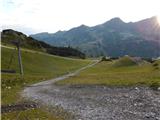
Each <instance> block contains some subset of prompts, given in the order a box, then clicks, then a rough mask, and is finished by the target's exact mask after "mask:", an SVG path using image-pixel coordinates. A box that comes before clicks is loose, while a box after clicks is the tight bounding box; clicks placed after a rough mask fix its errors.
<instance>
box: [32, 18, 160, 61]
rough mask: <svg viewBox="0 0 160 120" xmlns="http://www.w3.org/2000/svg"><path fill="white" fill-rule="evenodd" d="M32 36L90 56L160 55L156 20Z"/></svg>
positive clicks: (113, 22)
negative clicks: (75, 49) (72, 48)
mask: <svg viewBox="0 0 160 120" xmlns="http://www.w3.org/2000/svg"><path fill="white" fill-rule="evenodd" d="M31 37H33V38H35V39H37V40H41V41H45V42H47V43H49V44H51V45H54V46H71V47H74V48H77V49H79V50H80V51H82V52H84V53H86V54H87V55H88V56H100V55H106V56H111V57H119V56H123V55H130V56H140V57H146V58H151V57H158V56H160V24H159V23H158V21H157V18H156V17H151V18H148V19H144V20H141V21H138V22H129V23H125V22H123V21H122V20H121V19H120V18H113V19H111V20H109V21H107V22H105V23H103V24H100V25H97V26H94V27H88V26H85V25H81V26H79V27H76V28H73V29H70V30H68V31H58V32H56V33H39V34H34V35H31Z"/></svg>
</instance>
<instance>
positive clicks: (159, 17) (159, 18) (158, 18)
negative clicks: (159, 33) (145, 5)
mask: <svg viewBox="0 0 160 120" xmlns="http://www.w3.org/2000/svg"><path fill="white" fill-rule="evenodd" d="M157 21H158V23H159V25H160V15H159V16H157Z"/></svg>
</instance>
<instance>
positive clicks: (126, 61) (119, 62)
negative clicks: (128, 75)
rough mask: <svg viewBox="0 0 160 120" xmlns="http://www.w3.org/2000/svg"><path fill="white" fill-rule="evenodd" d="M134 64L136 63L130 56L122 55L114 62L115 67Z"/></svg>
mask: <svg viewBox="0 0 160 120" xmlns="http://www.w3.org/2000/svg"><path fill="white" fill-rule="evenodd" d="M134 65H137V63H136V62H135V61H133V60H132V58H131V57H129V56H124V57H122V58H120V59H119V60H117V61H116V62H115V64H114V66H115V67H124V66H126V67H127V66H134Z"/></svg>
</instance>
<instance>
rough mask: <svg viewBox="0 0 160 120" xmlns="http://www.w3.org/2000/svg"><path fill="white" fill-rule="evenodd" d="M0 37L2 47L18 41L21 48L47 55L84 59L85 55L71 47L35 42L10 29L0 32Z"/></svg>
mask: <svg viewBox="0 0 160 120" xmlns="http://www.w3.org/2000/svg"><path fill="white" fill-rule="evenodd" d="M1 36H2V44H4V45H13V43H15V42H18V41H20V44H21V47H22V48H27V49H31V50H37V51H42V52H46V53H49V54H53V55H59V56H65V57H77V58H85V54H84V53H82V52H80V51H79V50H77V49H74V48H71V47H55V46H52V45H49V44H47V43H45V42H43V41H38V40H35V39H34V38H32V37H28V36H26V35H25V34H23V33H21V32H18V31H15V30H12V29H6V30H3V31H2V32H1Z"/></svg>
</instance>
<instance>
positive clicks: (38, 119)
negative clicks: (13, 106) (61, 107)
mask: <svg viewBox="0 0 160 120" xmlns="http://www.w3.org/2000/svg"><path fill="white" fill-rule="evenodd" d="M2 120H63V118H61V117H56V116H53V115H52V114H51V113H49V112H46V111H45V112H44V111H43V110H41V109H39V108H36V109H30V110H25V111H15V112H12V113H4V114H3V115H2Z"/></svg>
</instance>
